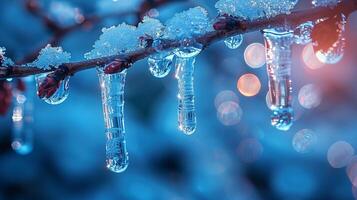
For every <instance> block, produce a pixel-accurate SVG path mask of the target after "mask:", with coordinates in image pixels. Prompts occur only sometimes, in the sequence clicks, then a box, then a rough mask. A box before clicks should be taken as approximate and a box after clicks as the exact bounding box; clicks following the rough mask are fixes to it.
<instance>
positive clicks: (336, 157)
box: [327, 141, 355, 168]
mask: <svg viewBox="0 0 357 200" xmlns="http://www.w3.org/2000/svg"><path fill="white" fill-rule="evenodd" d="M354 152H355V151H354V149H353V147H352V146H351V144H350V143H348V142H345V141H338V142H335V143H334V144H332V145H331V146H330V148H329V149H328V151H327V160H328V162H329V163H330V165H331V166H332V167H333V168H342V167H345V166H346V165H347V164H348V163H349V162H350V161H351V159H352V156H353V155H354Z"/></svg>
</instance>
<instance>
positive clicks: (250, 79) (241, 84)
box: [237, 74, 261, 97]
mask: <svg viewBox="0 0 357 200" xmlns="http://www.w3.org/2000/svg"><path fill="white" fill-rule="evenodd" d="M237 88H238V90H239V92H240V93H242V94H243V95H244V96H247V97H252V96H255V95H257V94H258V93H259V91H260V88H261V84H260V80H259V78H258V77H257V76H256V75H254V74H244V75H243V76H241V77H240V78H239V80H238V83H237Z"/></svg>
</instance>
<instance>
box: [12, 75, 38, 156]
mask: <svg viewBox="0 0 357 200" xmlns="http://www.w3.org/2000/svg"><path fill="white" fill-rule="evenodd" d="M22 81H23V82H24V84H25V88H22V89H20V88H18V89H15V91H14V110H13V114H12V121H13V128H12V143H11V147H12V148H13V149H14V150H15V151H16V152H17V153H18V154H21V155H26V154H29V153H30V152H31V151H32V149H33V107H34V103H33V99H34V93H33V91H34V89H35V87H34V77H33V76H29V77H26V78H23V79H22Z"/></svg>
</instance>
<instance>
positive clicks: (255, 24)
mask: <svg viewBox="0 0 357 200" xmlns="http://www.w3.org/2000/svg"><path fill="white" fill-rule="evenodd" d="M355 10H357V0H343V1H342V2H341V3H339V4H338V5H337V6H336V7H333V8H330V7H317V8H310V9H305V10H300V11H294V12H292V13H290V14H288V15H286V14H283V15H278V16H276V17H272V18H269V19H260V20H255V21H242V20H239V19H235V18H234V19H231V20H232V21H230V23H231V24H232V23H233V24H234V26H233V27H224V28H223V29H222V30H216V31H212V32H209V33H207V34H205V35H202V36H199V37H196V38H193V39H191V40H189V41H188V42H189V43H194V42H195V41H197V42H199V43H201V44H202V45H203V46H204V47H207V46H209V45H211V44H212V43H214V42H216V41H219V40H222V39H225V38H228V37H231V36H234V35H238V34H244V33H248V32H253V31H259V30H262V29H266V28H273V27H279V26H281V25H282V24H285V25H288V26H291V27H296V26H298V25H299V24H301V23H303V22H306V21H309V20H317V19H320V18H325V17H331V16H334V15H336V14H339V13H344V14H345V15H346V16H348V15H349V14H350V13H352V12H353V11H355ZM162 44H163V45H162V49H163V50H171V49H175V48H177V47H179V46H180V41H169V40H165V41H163V43H162ZM155 52H156V50H155V49H154V48H153V47H146V48H143V49H139V50H137V51H134V52H130V53H128V54H121V55H115V56H108V57H102V58H97V59H90V60H85V61H80V62H71V63H65V64H63V65H62V66H63V67H66V68H68V73H69V75H73V74H75V73H77V72H79V71H82V70H86V69H91V68H94V67H96V66H103V65H105V64H108V63H110V62H112V61H114V60H125V61H127V62H130V63H135V62H136V61H138V60H141V59H144V58H146V57H147V56H149V55H151V54H154V53H155ZM131 66H132V65H125V68H129V67H131ZM54 70H55V69H51V70H43V69H40V68H36V67H26V66H25V65H14V66H9V67H0V79H5V78H15V77H24V76H28V75H34V74H39V73H45V72H50V71H54ZM120 70H123V69H120ZM120 70H119V71H120Z"/></svg>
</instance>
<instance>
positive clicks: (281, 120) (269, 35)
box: [264, 29, 294, 131]
mask: <svg viewBox="0 0 357 200" xmlns="http://www.w3.org/2000/svg"><path fill="white" fill-rule="evenodd" d="M264 38H265V46H266V61H267V72H268V77H269V93H270V100H271V101H270V102H271V107H270V109H271V110H272V111H273V116H272V119H271V123H272V125H273V126H275V127H276V128H277V129H279V130H284V131H287V130H289V128H290V127H291V125H292V119H293V110H292V104H291V101H292V96H291V95H292V94H291V93H292V88H291V78H290V75H291V57H292V54H291V45H292V43H293V39H294V35H293V33H292V31H287V30H284V29H265V30H264Z"/></svg>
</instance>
